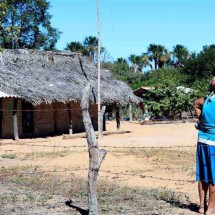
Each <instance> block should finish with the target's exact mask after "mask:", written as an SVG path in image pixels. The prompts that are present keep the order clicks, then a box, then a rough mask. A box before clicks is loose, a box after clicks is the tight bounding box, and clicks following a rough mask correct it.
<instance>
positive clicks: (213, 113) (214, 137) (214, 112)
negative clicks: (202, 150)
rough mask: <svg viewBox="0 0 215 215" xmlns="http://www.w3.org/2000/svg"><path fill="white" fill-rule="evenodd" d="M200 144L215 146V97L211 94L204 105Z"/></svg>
mask: <svg viewBox="0 0 215 215" xmlns="http://www.w3.org/2000/svg"><path fill="white" fill-rule="evenodd" d="M198 142H201V143H205V144H208V145H215V96H214V94H211V95H210V96H208V97H207V99H206V100H205V102H204V104H203V108H202V114H201V121H200V124H199V134H198Z"/></svg>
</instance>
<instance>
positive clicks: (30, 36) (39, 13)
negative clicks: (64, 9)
mask: <svg viewBox="0 0 215 215" xmlns="http://www.w3.org/2000/svg"><path fill="white" fill-rule="evenodd" d="M1 7H3V8H4V11H3V12H2V11H1V13H0V24H1V25H0V44H1V46H2V47H3V48H9V49H10V48H30V49H39V48H42V49H54V47H55V44H56V42H57V40H58V39H59V36H60V32H59V31H58V29H56V28H53V27H52V26H51V22H50V20H51V17H52V16H51V15H50V14H49V13H48V10H49V8H50V3H49V2H47V1H46V0H4V1H3V3H1Z"/></svg>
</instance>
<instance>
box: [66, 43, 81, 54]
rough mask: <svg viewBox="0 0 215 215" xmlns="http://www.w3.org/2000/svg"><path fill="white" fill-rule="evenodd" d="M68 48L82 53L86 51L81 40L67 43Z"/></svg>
mask: <svg viewBox="0 0 215 215" xmlns="http://www.w3.org/2000/svg"><path fill="white" fill-rule="evenodd" d="M65 49H66V50H70V51H72V52H78V53H82V54H83V52H84V46H83V45H82V44H81V43H80V42H76V41H75V42H71V43H67V45H66V48H65Z"/></svg>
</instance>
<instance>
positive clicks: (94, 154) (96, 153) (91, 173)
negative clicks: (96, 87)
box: [81, 83, 107, 215]
mask: <svg viewBox="0 0 215 215" xmlns="http://www.w3.org/2000/svg"><path fill="white" fill-rule="evenodd" d="M91 89H92V86H91V85H90V84H89V83H88V84H87V86H86V87H85V88H84V91H83V96H82V99H81V110H82V115H83V123H84V127H85V131H86V135H87V143H88V153H89V170H88V186H87V192H88V208H89V215H98V213H99V209H98V201H97V194H96V184H97V176H98V172H99V168H100V166H101V163H102V161H103V159H104V158H105V155H106V153H107V152H106V151H105V150H100V149H99V148H98V142H97V139H96V135H95V131H94V128H93V126H92V122H91V118H90V114H89V96H90V91H91Z"/></svg>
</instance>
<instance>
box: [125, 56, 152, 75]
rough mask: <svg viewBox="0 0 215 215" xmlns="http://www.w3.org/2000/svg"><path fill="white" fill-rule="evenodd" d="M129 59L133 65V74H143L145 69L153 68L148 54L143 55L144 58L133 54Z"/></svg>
mask: <svg viewBox="0 0 215 215" xmlns="http://www.w3.org/2000/svg"><path fill="white" fill-rule="evenodd" d="M128 59H129V61H130V62H131V63H132V66H131V68H132V71H133V72H136V71H139V72H142V70H143V68H144V67H147V66H151V64H150V63H149V58H148V56H147V55H146V54H142V56H138V55H134V54H132V55H130V57H129V58H128Z"/></svg>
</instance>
